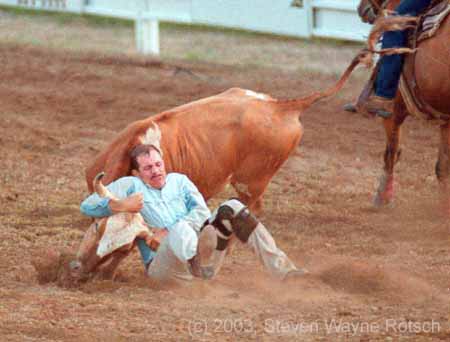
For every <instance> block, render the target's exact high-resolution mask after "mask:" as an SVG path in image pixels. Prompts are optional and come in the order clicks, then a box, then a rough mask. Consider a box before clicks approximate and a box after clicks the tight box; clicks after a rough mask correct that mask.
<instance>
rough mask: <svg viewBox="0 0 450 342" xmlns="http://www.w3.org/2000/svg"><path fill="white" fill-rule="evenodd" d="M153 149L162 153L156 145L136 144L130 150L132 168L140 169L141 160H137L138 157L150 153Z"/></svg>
mask: <svg viewBox="0 0 450 342" xmlns="http://www.w3.org/2000/svg"><path fill="white" fill-rule="evenodd" d="M152 150H153V151H156V152H158V153H159V155H161V151H160V150H159V149H158V148H157V147H156V146H155V145H150V144H140V145H136V146H135V147H134V148H133V149H132V150H131V152H130V158H131V170H138V171H139V162H138V161H137V158H138V157H139V156H141V155H143V154H147V155H149V154H150V152H151V151H152Z"/></svg>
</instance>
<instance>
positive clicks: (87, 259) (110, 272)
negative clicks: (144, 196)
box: [70, 173, 157, 279]
mask: <svg viewBox="0 0 450 342" xmlns="http://www.w3.org/2000/svg"><path fill="white" fill-rule="evenodd" d="M103 175H104V174H103V173H100V174H98V175H97V176H96V177H95V178H94V181H93V187H94V190H95V191H96V192H97V193H98V194H99V196H101V197H109V198H115V196H114V195H113V194H112V193H111V192H110V191H109V190H108V189H107V188H106V187H105V186H104V185H103V184H102V183H101V178H102V177H103ZM152 235H153V234H152V232H151V231H150V229H149V228H148V226H147V225H146V224H145V222H144V219H143V218H142V216H141V214H139V213H118V214H116V215H113V216H110V217H105V218H102V219H98V220H96V221H95V222H94V223H92V225H91V226H90V227H89V228H88V230H87V231H86V233H85V235H84V238H83V241H82V242H81V245H80V247H79V249H78V253H77V258H76V260H74V261H72V262H71V263H70V269H71V275H72V277H73V278H75V279H86V278H88V277H89V276H91V275H94V274H95V273H96V272H97V271H100V272H101V274H102V276H103V277H104V278H109V279H112V278H114V274H115V271H116V269H117V266H118V265H119V263H120V262H121V261H122V260H123V259H124V258H125V257H126V256H127V255H128V254H129V253H130V252H131V250H132V249H133V247H134V245H135V238H136V237H140V238H143V239H145V240H146V241H147V244H149V245H150V246H151V247H153V248H154V249H156V248H157V246H156V245H155V243H157V241H154V240H153V239H152Z"/></svg>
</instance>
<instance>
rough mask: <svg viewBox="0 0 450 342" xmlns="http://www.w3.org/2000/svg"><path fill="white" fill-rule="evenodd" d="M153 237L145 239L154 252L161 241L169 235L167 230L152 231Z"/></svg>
mask: <svg viewBox="0 0 450 342" xmlns="http://www.w3.org/2000/svg"><path fill="white" fill-rule="evenodd" d="M152 232H153V235H152V236H151V237H150V238H149V239H147V241H146V242H147V245H148V246H149V247H150V248H151V249H152V250H154V251H157V250H158V248H159V245H160V244H161V242H162V240H163V239H164V238H165V237H166V236H167V234H168V233H169V232H168V231H167V229H152Z"/></svg>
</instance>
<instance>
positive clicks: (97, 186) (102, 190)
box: [93, 172, 115, 198]
mask: <svg viewBox="0 0 450 342" xmlns="http://www.w3.org/2000/svg"><path fill="white" fill-rule="evenodd" d="M104 176H105V173H104V172H100V173H99V174H97V176H95V178H94V181H93V185H94V190H95V192H96V193H97V194H99V196H100V197H109V198H115V196H114V195H113V194H112V193H111V192H110V191H109V190H108V189H107V188H106V186H104V185H103V183H102V178H103V177H104Z"/></svg>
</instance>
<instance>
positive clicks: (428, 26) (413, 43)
mask: <svg viewBox="0 0 450 342" xmlns="http://www.w3.org/2000/svg"><path fill="white" fill-rule="evenodd" d="M449 14H450V1H449V0H445V1H438V2H434V3H433V4H432V5H431V6H430V8H429V9H428V10H427V11H426V12H425V13H424V14H423V15H422V16H421V17H420V20H419V25H417V27H416V29H415V30H414V31H413V32H412V34H410V35H409V47H410V48H412V49H415V48H416V47H417V45H418V44H419V43H420V42H422V41H424V40H426V39H429V38H432V37H433V36H434V35H435V34H436V32H437V31H438V30H439V28H440V26H441V24H442V22H443V21H444V20H445V18H446V17H447V16H448V15H449ZM414 62H415V53H413V54H411V55H409V56H408V57H407V58H405V63H404V66H403V71H402V76H401V78H400V85H399V88H400V92H401V94H402V97H403V100H404V102H405V105H406V108H407V110H408V112H409V113H410V114H411V115H413V116H416V117H418V118H421V119H425V120H433V119H434V120H436V119H437V120H444V121H447V120H449V119H450V113H442V112H440V111H438V110H436V109H435V108H433V107H432V106H430V105H429V104H428V103H426V102H425V101H424V100H423V99H422V98H421V96H420V92H419V91H418V89H417V82H416V77H415V73H414V64H415V63H414Z"/></svg>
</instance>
